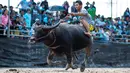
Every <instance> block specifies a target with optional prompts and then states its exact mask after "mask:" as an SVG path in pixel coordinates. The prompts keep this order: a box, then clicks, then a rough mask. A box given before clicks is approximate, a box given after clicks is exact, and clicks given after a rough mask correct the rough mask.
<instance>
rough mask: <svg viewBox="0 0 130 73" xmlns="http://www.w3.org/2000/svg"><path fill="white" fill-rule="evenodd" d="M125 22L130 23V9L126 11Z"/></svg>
mask: <svg viewBox="0 0 130 73" xmlns="http://www.w3.org/2000/svg"><path fill="white" fill-rule="evenodd" d="M124 20H125V21H126V22H127V24H128V22H129V21H130V11H129V8H127V9H126V11H125V12H124Z"/></svg>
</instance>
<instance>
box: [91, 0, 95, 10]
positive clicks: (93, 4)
mask: <svg viewBox="0 0 130 73" xmlns="http://www.w3.org/2000/svg"><path fill="white" fill-rule="evenodd" d="M92 8H95V9H96V7H95V1H93V3H92Z"/></svg>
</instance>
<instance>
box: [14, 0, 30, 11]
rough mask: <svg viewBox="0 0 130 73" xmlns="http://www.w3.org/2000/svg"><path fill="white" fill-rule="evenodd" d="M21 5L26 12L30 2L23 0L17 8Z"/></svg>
mask: <svg viewBox="0 0 130 73" xmlns="http://www.w3.org/2000/svg"><path fill="white" fill-rule="evenodd" d="M19 5H21V7H22V8H21V9H23V10H24V11H25V12H26V10H27V8H28V7H29V6H28V2H27V1H26V0H21V1H20V2H19V4H18V5H17V7H16V8H18V7H19Z"/></svg>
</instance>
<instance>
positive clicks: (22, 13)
mask: <svg viewBox="0 0 130 73" xmlns="http://www.w3.org/2000/svg"><path fill="white" fill-rule="evenodd" d="M24 14H25V12H24V10H20V15H19V17H20V23H21V25H22V26H23V27H25V25H26V23H25V19H24Z"/></svg>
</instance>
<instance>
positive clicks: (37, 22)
mask: <svg viewBox="0 0 130 73" xmlns="http://www.w3.org/2000/svg"><path fill="white" fill-rule="evenodd" d="M40 24H41V23H40V20H39V19H38V18H36V20H35V23H34V24H33V25H32V27H31V35H33V34H34V28H36V27H38V26H39V25H40Z"/></svg>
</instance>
